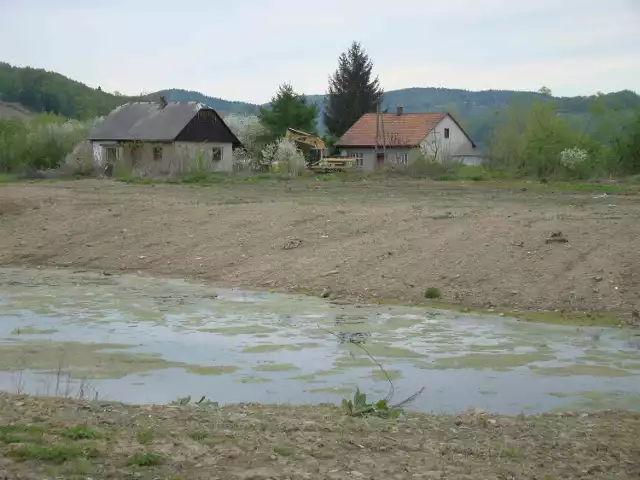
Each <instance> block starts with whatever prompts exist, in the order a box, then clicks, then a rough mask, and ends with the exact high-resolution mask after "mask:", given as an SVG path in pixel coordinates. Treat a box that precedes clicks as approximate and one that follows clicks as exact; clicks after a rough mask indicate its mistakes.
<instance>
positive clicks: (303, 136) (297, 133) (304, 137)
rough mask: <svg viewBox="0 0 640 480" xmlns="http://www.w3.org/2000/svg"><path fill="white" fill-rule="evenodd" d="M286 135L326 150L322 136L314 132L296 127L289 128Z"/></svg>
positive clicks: (295, 140)
mask: <svg viewBox="0 0 640 480" xmlns="http://www.w3.org/2000/svg"><path fill="white" fill-rule="evenodd" d="M285 137H286V138H288V139H290V140H292V141H294V142H299V143H303V144H305V145H310V146H312V147H313V148H317V149H318V150H324V148H325V145H324V142H323V141H322V139H321V138H320V137H318V136H317V135H314V134H312V133H307V132H303V131H302V130H296V129H295V128H287V133H286V134H285Z"/></svg>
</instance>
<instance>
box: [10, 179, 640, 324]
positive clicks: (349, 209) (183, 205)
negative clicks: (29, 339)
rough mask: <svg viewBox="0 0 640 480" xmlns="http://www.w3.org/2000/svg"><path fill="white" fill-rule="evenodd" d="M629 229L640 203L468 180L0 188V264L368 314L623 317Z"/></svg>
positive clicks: (634, 296) (636, 235)
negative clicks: (253, 294)
mask: <svg viewBox="0 0 640 480" xmlns="http://www.w3.org/2000/svg"><path fill="white" fill-rule="evenodd" d="M594 197H597V198H594ZM639 219H640V196H638V195H626V196H625V195H611V194H610V195H608V196H606V197H601V196H598V195H597V194H595V193H570V192H562V191H558V192H553V191H552V188H549V191H544V192H541V191H539V189H531V188H530V189H527V191H521V190H520V189H519V188H518V189H506V188H496V187H495V186H491V185H486V184H481V183H474V182H469V183H467V184H464V183H462V184H461V183H446V182H430V181H409V180H397V179H395V180H394V179H388V180H385V181H374V182H371V181H370V182H366V181H359V182H353V183H341V182H338V181H333V182H325V181H318V180H309V179H305V180H300V181H292V182H272V181H267V182H265V181H257V182H253V183H252V182H244V183H240V182H236V183H230V184H226V183H225V184H219V185H213V186H209V187H202V186H188V185H166V184H162V185H161V184H157V185H128V184H124V183H119V182H115V181H109V180H83V181H75V182H57V183H46V182H41V183H27V184H6V185H2V186H0V229H1V232H2V235H0V265H12V266H20V265H25V266H43V267H45V266H47V267H69V268H74V269H96V270H105V271H112V272H113V271H141V272H145V273H149V274H153V275H166V276H186V277H196V278H198V279H201V280H206V281H209V282H211V283H213V284H215V285H220V286H232V287H245V288H260V289H270V290H278V291H298V292H304V293H311V294H316V295H323V296H328V297H331V298H333V299H345V300H349V301H365V302H369V301H394V302H402V303H415V302H421V301H424V300H425V299H424V294H425V291H426V289H427V288H429V287H435V288H436V289H438V290H439V291H440V292H441V293H442V298H441V299H440V301H441V302H445V303H454V304H458V305H464V306H470V307H482V308H495V309H497V310H501V311H505V310H506V311H509V310H525V311H527V310H529V311H531V310H559V311H564V310H566V311H570V312H573V311H581V312H603V311H607V312H613V313H614V314H615V315H618V316H619V317H620V318H624V319H626V320H633V319H634V318H636V313H634V310H635V311H637V310H639V309H640V295H639V294H638V292H639V291H640V221H639ZM558 232H561V233H562V235H561V237H557V236H556V237H553V236H552V235H553V234H554V233H556V234H557V233H558Z"/></svg>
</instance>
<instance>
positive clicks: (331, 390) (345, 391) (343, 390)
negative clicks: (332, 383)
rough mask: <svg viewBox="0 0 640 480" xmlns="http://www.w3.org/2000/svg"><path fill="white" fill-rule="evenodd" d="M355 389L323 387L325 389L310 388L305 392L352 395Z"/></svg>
mask: <svg viewBox="0 0 640 480" xmlns="http://www.w3.org/2000/svg"><path fill="white" fill-rule="evenodd" d="M355 390H356V389H355V387H354V388H351V387H325V388H312V389H310V390H305V391H306V392H309V393H333V394H336V395H352V394H353V392H355Z"/></svg>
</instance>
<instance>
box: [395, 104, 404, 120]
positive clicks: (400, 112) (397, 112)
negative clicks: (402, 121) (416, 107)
mask: <svg viewBox="0 0 640 480" xmlns="http://www.w3.org/2000/svg"><path fill="white" fill-rule="evenodd" d="M403 110H404V109H403V108H402V105H398V108H397V110H396V115H397V116H399V117H401V116H402V112H403Z"/></svg>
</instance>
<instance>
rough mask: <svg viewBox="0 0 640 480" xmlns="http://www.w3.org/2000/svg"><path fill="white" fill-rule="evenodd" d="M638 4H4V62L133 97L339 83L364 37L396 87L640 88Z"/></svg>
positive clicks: (352, 0)
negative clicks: (339, 73)
mask: <svg viewBox="0 0 640 480" xmlns="http://www.w3.org/2000/svg"><path fill="white" fill-rule="evenodd" d="M639 26H640V0H608V1H606V2H605V1H603V0H533V1H530V0H393V1H389V0H384V1H380V0H323V1H310V0H297V1H293V0H261V1H260V0H235V1H231V2H223V1H222V0H208V1H206V0H187V1H182V2H179V1H175V0H174V1H168V0H128V1H125V0H109V1H105V0H100V1H95V0H94V1H92V0H0V61H4V62H8V63H10V64H13V65H17V66H32V67H37V68H45V69H47V70H52V71H56V72H59V73H61V74H63V75H66V76H68V77H70V78H72V79H74V80H78V81H81V82H83V83H86V84H87V85H89V86H92V87H98V86H100V87H101V88H102V89H103V90H106V91H111V92H113V91H119V92H121V93H123V94H127V95H136V94H140V93H142V92H144V93H150V92H154V91H157V90H161V89H166V88H181V89H185V90H195V91H200V92H202V93H204V94H206V95H210V96H215V97H220V98H224V99H228V100H241V101H247V102H253V103H264V102H267V101H269V99H270V98H271V96H272V95H273V94H274V93H275V92H276V90H277V88H278V85H280V84H282V83H284V82H290V83H291V84H292V85H293V87H294V89H295V90H296V91H298V92H300V93H306V94H318V93H324V92H325V91H326V90H327V85H328V79H329V76H330V75H331V74H332V73H333V72H334V71H335V69H336V67H337V62H338V57H339V55H340V54H341V53H342V52H344V51H346V50H347V49H348V48H349V46H350V44H351V42H353V41H358V42H360V43H361V44H362V47H363V48H364V49H365V50H366V52H367V53H368V54H369V56H370V58H371V60H372V61H373V63H374V66H375V67H374V73H375V74H376V75H378V76H379V79H380V83H381V85H382V86H383V88H384V89H385V90H387V91H389V90H396V89H400V88H408V87H445V88H463V89H467V90H486V89H510V90H538V89H539V88H540V87H541V86H543V85H545V86H548V87H549V88H551V90H552V92H553V94H554V95H561V96H565V95H566V96H572V95H589V94H593V93H595V92H598V91H601V92H605V93H608V92H612V91H618V90H623V89H629V90H634V91H636V92H638V93H640V27H639Z"/></svg>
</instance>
